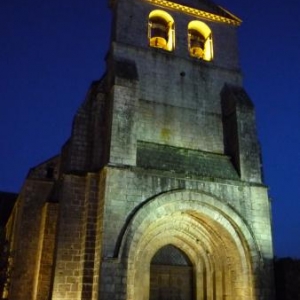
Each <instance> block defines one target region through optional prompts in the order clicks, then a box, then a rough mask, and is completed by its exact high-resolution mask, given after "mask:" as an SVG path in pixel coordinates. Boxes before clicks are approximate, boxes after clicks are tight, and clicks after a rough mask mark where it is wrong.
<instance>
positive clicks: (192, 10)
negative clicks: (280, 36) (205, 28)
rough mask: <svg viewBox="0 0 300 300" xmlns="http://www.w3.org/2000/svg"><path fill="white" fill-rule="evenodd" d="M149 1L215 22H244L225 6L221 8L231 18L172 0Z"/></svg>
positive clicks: (236, 23)
mask: <svg viewBox="0 0 300 300" xmlns="http://www.w3.org/2000/svg"><path fill="white" fill-rule="evenodd" d="M147 1H148V2H151V3H153V4H155V5H159V6H162V7H167V8H172V9H174V10H178V11H180V12H184V13H187V14H190V15H193V16H196V17H200V18H204V19H207V20H212V21H215V22H221V23H226V24H231V25H235V26H239V25H241V23H242V20H240V19H239V18H238V17H236V16H234V15H233V14H231V13H229V12H227V11H226V10H224V9H223V8H221V7H220V9H222V10H224V11H225V12H226V13H228V14H229V15H230V16H231V17H232V19H231V18H226V17H223V16H219V15H215V14H212V13H209V12H206V11H202V10H198V9H196V8H192V7H188V6H185V5H181V4H178V3H175V2H170V1H166V0H147Z"/></svg>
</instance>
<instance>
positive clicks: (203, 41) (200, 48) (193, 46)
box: [188, 21, 213, 61]
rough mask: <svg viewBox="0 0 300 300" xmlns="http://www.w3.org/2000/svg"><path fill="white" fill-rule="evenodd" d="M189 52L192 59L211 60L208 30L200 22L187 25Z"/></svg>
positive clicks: (211, 49) (211, 52) (211, 47)
mask: <svg viewBox="0 0 300 300" xmlns="http://www.w3.org/2000/svg"><path fill="white" fill-rule="evenodd" d="M188 44H189V52H190V55H191V56H193V57H197V58H200V59H203V60H206V61H211V60H212V59H213V42H212V33H211V30H210V28H209V27H208V26H207V25H206V24H205V23H203V22H201V21H192V22H190V23H189V25H188Z"/></svg>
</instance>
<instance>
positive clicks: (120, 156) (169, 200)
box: [4, 0, 274, 300]
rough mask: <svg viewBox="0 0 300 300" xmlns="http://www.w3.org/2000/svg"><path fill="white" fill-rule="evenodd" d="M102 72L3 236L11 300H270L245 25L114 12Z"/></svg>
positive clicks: (142, 6)
mask: <svg viewBox="0 0 300 300" xmlns="http://www.w3.org/2000/svg"><path fill="white" fill-rule="evenodd" d="M109 5H110V9H111V12H112V16H113V19H112V34H111V41H110V45H109V51H108V54H107V56H106V71H105V73H104V74H103V76H102V78H101V79H100V80H98V81H96V82H94V83H92V85H91V87H90V89H89V91H88V93H87V96H86V98H85V100H84V101H83V103H82V105H81V106H80V107H79V109H78V111H77V113H76V115H75V116H74V120H73V125H72V131H71V134H70V138H69V139H68V140H67V141H66V143H65V144H64V145H63V146H62V148H61V152H60V153H59V154H58V155H56V156H54V157H52V158H50V159H48V160H47V161H45V162H43V163H41V164H39V165H37V166H35V167H33V168H32V169H30V171H29V173H28V176H27V178H26V180H25V182H24V184H23V187H22V189H21V191H20V193H19V196H18V199H17V201H16V204H15V206H14V208H13V210H12V213H11V215H10V218H9V220H8V222H7V225H6V234H7V238H8V240H9V243H10V249H11V253H12V258H11V261H10V263H11V272H10V273H11V276H10V279H9V280H10V281H9V286H8V288H7V290H6V291H5V293H4V298H5V299H10V300H24V299H27V300H67V299H68V300H71V299H72V300H225V299H226V300H273V299H274V282H273V265H272V261H273V245H272V228H271V207H270V200H269V197H268V188H267V186H266V185H265V184H264V182H263V178H262V162H261V151H260V145H259V141H258V137H257V132H256V124H255V111H254V106H253V103H252V101H251V99H250V98H249V96H248V95H247V93H246V91H245V89H244V88H243V78H242V71H241V68H240V63H239V57H238V41H237V30H238V27H239V26H240V24H241V20H240V19H239V18H238V17H236V16H235V15H233V14H232V13H230V12H228V11H227V10H226V9H223V8H221V7H220V6H218V5H216V4H214V3H213V2H211V1H210V0H111V1H110V3H109Z"/></svg>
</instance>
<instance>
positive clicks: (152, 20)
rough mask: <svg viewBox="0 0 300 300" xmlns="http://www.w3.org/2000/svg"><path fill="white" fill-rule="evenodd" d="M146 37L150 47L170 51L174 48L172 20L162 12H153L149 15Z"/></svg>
mask: <svg viewBox="0 0 300 300" xmlns="http://www.w3.org/2000/svg"><path fill="white" fill-rule="evenodd" d="M148 24H149V26H148V37H149V44H150V46H151V47H155V48H161V49H164V50H167V51H172V50H174V48H175V31H174V20H173V18H172V17H171V16H170V15H169V14H168V13H166V12H165V11H163V10H159V9H157V10H154V11H152V12H151V13H150V14H149V23H148Z"/></svg>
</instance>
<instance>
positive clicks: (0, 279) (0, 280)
mask: <svg viewBox="0 0 300 300" xmlns="http://www.w3.org/2000/svg"><path fill="white" fill-rule="evenodd" d="M9 257H10V254H9V247H8V241H7V240H6V239H5V234H4V230H3V229H2V228H0V299H2V295H3V291H4V288H5V287H7V285H8V282H9Z"/></svg>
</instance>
